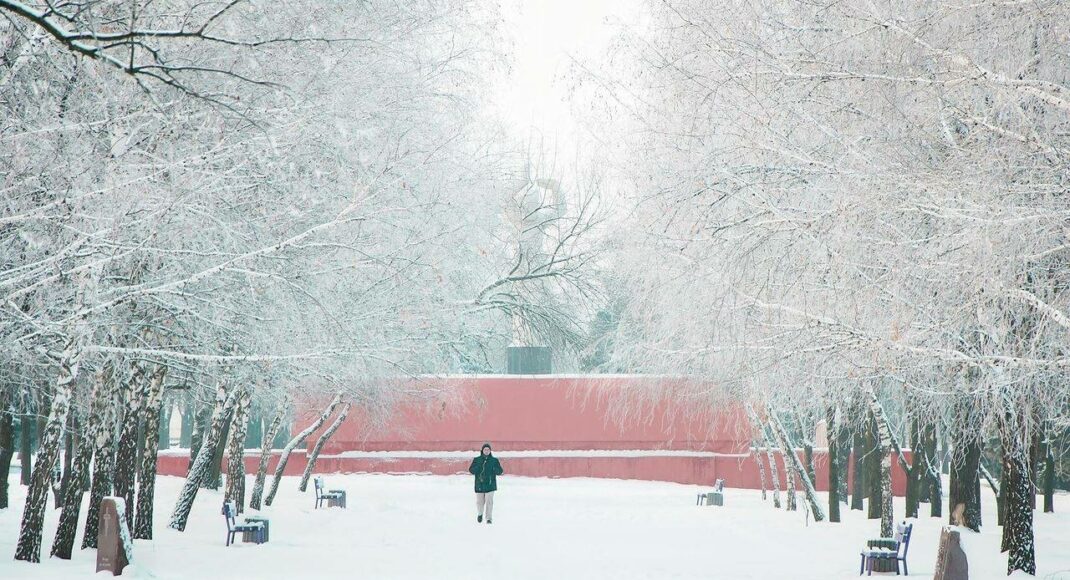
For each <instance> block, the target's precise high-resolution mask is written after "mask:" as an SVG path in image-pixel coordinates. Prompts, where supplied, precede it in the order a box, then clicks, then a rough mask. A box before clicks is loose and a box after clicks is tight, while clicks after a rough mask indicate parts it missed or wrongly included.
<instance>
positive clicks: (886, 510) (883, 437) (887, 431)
mask: <svg viewBox="0 0 1070 580" xmlns="http://www.w3.org/2000/svg"><path fill="white" fill-rule="evenodd" d="M869 411H870V413H872V415H873V421H874V423H876V425H877V441H878V444H879V449H880V469H881V478H880V500H881V501H880V507H881V536H880V537H882V538H890V537H892V527H893V524H894V520H895V514H894V512H893V510H894V506H893V504H892V437H893V435H892V427H891V425H889V424H888V419H887V418H886V417H885V416H884V407H883V406H882V405H881V404H880V401H878V400H877V395H876V394H874V393H873V392H870V398H869Z"/></svg>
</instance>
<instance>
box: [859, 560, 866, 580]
mask: <svg viewBox="0 0 1070 580" xmlns="http://www.w3.org/2000/svg"><path fill="white" fill-rule="evenodd" d="M865 571H866V557H865V556H862V563H861V564H859V565H858V575H859V576H861V575H862V573H863V572H865Z"/></svg>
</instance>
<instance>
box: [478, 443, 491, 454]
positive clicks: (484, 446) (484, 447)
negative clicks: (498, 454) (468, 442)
mask: <svg viewBox="0 0 1070 580" xmlns="http://www.w3.org/2000/svg"><path fill="white" fill-rule="evenodd" d="M484 449H491V446H490V443H484V444H483V447H480V448H479V452H480V453H483V450H484Z"/></svg>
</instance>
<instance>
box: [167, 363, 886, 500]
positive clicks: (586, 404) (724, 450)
mask: <svg viewBox="0 0 1070 580" xmlns="http://www.w3.org/2000/svg"><path fill="white" fill-rule="evenodd" d="M643 382H646V383H647V384H640V383H643ZM417 383H418V384H417ZM408 387H409V388H411V389H412V390H415V391H419V392H420V395H421V396H418V397H414V400H418V401H419V402H414V403H409V404H406V405H403V406H402V407H401V408H399V409H396V410H395V412H394V413H393V415H391V417H390V418H389V419H388V420H387V421H386V426H385V427H375V426H373V423H372V422H371V421H369V420H368V417H367V416H366V415H364V414H363V413H362V412H361V410H360V409H356V408H355V409H353V410H352V411H351V412H350V414H349V416H348V418H347V419H346V421H345V422H344V423H343V424H342V427H341V428H340V429H339V430H338V432H337V433H335V435H334V437H333V438H332V439H331V441H330V442H329V443H328V444H327V446H326V447H325V448H324V450H323V454H322V455H321V456H320V458H319V459H318V461H317V462H316V469H315V470H316V472H317V473H361V472H375V473H430V474H436V475H449V474H455V473H467V470H468V463H469V461H470V458H457V457H433V456H423V457H400V456H396V457H390V456H389V453H386V454H385V455H386V456H376V457H367V456H364V457H347V456H345V453H346V452H357V451H359V452H368V451H382V452H399V451H426V452H446V451H470V452H471V454H472V456H473V457H474V456H475V455H476V454H477V453H478V450H479V448H480V446H481V445H482V444H483V442H484V441H490V442H491V443H492V445H493V446H494V449H495V451H496V452H497V453H498V454H499V457H500V458H501V460H502V464H503V467H504V468H505V470H506V473H507V474H514V475H525V476H532V477H604V478H618V479H643V480H656V481H672V482H678V483H686V484H701V485H710V484H712V483H713V482H714V481H715V480H716V479H718V478H722V479H724V480H725V483H726V485H728V486H729V487H735V488H750V489H758V488H760V487H761V480H760V476H759V471H758V464H757V463H756V461H755V459H754V456H753V455H751V454H750V427H749V425H748V422H747V419H746V415H745V413H743V412H742V410H741V409H740V408H739V407H738V406H724V407H721V408H719V409H717V410H715V411H713V410H709V409H702V410H699V411H696V412H692V409H690V408H688V407H685V406H683V405H681V404H679V403H676V404H671V403H667V402H666V403H661V404H658V405H654V406H651V407H649V408H645V409H643V412H641V413H633V414H631V415H630V416H629V419H628V420H625V421H618V420H617V418H618V417H620V414H619V412H618V411H619V408H618V405H619V404H620V402H621V400H622V399H621V398H620V397H619V396H618V395H619V394H620V390H621V389H630V388H640V387H642V388H654V389H660V390H661V392H662V393H663V394H664V395H666V396H665V397H662V399H663V400H665V401H670V400H678V399H673V397H672V396H671V395H672V392H671V391H672V390H673V389H674V388H678V387H681V385H680V382H679V381H676V382H675V383H674V382H672V381H671V380H669V379H656V378H655V379H652V378H644V377H634V376H612V377H604V376H553V375H548V376H515V375H508V376H461V377H442V378H421V379H419V380H418V381H414V383H413V384H410V385H408ZM299 400H300V399H299ZM327 402H328V401H327V400H324V399H322V398H317V399H311V400H309V399H306V400H304V401H303V403H302V407H301V408H300V409H299V411H298V413H297V419H296V420H295V422H294V425H293V428H292V430H291V432H292V433H297V432H299V431H300V430H301V429H304V428H305V427H307V426H308V425H309V424H311V422H312V421H313V420H314V418H315V417H317V416H318V415H319V413H320V412H321V410H322V408H323V407H325V406H326V404H327ZM328 424H329V422H328ZM325 428H326V426H324V427H322V428H321V429H320V431H322V430H323V429H325ZM318 436H319V432H317V433H314V434H313V435H312V436H311V437H309V438H308V441H307V444H308V448H309V449H311V447H312V445H314V444H315V442H316V439H317V438H318ZM560 450H573V451H586V450H602V451H606V450H633V451H634V450H637V451H647V452H657V451H688V452H700V453H701V454H700V455H699V456H694V455H657V454H653V453H651V454H648V455H645V456H644V455H639V456H635V454H623V453H622V454H619V455H615V456H608V457H607V456H602V455H597V456H596V455H590V456H582V454H579V455H580V456H560V455H554V453H553V451H560ZM510 451H543V453H542V454H541V455H537V456H524V457H509V453H508V452H510ZM250 453H252V452H250ZM430 455H433V453H430ZM571 455H576V453H572V454H571ZM775 455H776V456H777V463H778V472H779V475H780V479H781V489H785V486H786V484H785V482H784V478H785V476H786V473H787V470H786V469H785V466H784V464H783V458H782V457H779V455H780V454H779V453H776V454H775ZM814 456H815V457H814V469H815V472H816V473H815V475H816V479H817V481H816V482H815V484H816V486H817V489H818V490H820V491H825V490H827V480H828V474H827V460H826V457H825V453H824V452H823V451H822V450H816V451H815V454H814ZM800 457H801V452H800ZM762 460H763V462H764V461H765V454H764V453H763V457H762ZM257 461H258V458H257V457H255V456H253V455H249V454H247V455H246V457H245V464H246V470H247V471H248V472H249V473H253V472H254V470H255V469H256V465H257ZM277 461H278V458H277V457H272V459H271V462H270V463H269V472H273V471H274V469H275V465H276V463H277ZM188 463H189V458H188V451H184V452H181V451H177V450H171V451H164V452H161V454H160V463H159V472H160V473H161V474H167V475H180V476H184V475H185V474H186V470H187V468H188ZM305 465H306V459H305V454H304V452H295V453H294V454H293V455H292V456H291V457H290V460H289V462H288V463H287V466H286V475H300V474H301V473H302V472H303V471H304V468H305ZM893 466H894V470H893V478H892V485H893V490H894V492H895V493H896V494H897V495H902V494H903V493H904V492H905V488H906V478H905V475H904V474H903V472H902V470H901V469H900V468H899V466H898V464H897V462H895V461H893ZM769 476H770V474H769V469H768V465H767V466H766V477H769ZM800 487H801V486H800Z"/></svg>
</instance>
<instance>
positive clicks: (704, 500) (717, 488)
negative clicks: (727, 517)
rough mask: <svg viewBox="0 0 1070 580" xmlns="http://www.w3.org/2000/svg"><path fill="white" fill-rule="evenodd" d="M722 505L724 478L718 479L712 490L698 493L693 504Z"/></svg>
mask: <svg viewBox="0 0 1070 580" xmlns="http://www.w3.org/2000/svg"><path fill="white" fill-rule="evenodd" d="M703 504H705V505H720V506H723V505H724V480H723V479H718V480H717V481H716V482H714V484H713V491H711V492H708V493H700V494H698V499H697V500H695V505H703Z"/></svg>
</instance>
